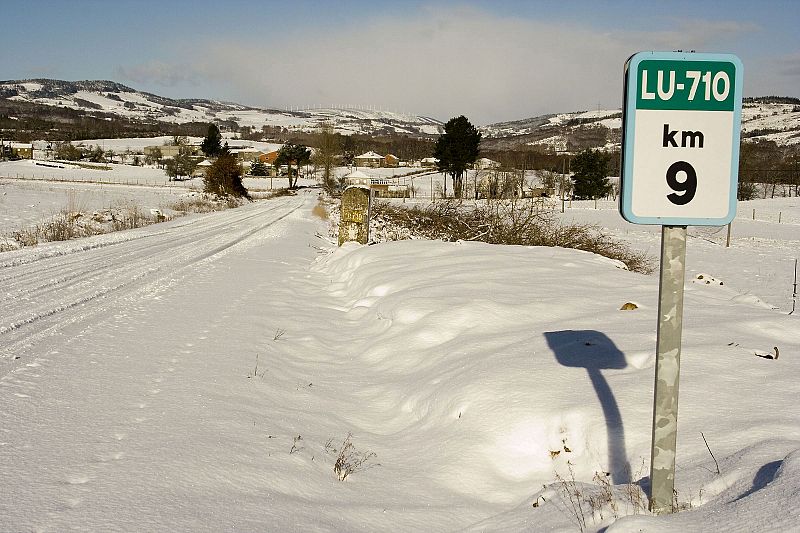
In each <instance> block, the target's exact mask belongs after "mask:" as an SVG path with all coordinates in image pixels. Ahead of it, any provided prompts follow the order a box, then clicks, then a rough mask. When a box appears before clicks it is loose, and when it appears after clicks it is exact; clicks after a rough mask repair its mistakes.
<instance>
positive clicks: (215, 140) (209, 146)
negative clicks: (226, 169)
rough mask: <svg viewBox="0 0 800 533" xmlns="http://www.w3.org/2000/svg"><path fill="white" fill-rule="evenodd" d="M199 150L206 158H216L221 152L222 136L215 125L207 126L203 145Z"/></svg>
mask: <svg viewBox="0 0 800 533" xmlns="http://www.w3.org/2000/svg"><path fill="white" fill-rule="evenodd" d="M200 149H201V150H202V151H203V153H204V154H206V156H208V157H216V156H218V155H219V154H220V152H221V151H222V134H221V133H220V132H219V128H218V127H217V126H216V124H209V125H208V133H207V134H206V136H205V138H203V144H201V145H200Z"/></svg>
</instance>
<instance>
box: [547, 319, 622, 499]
mask: <svg viewBox="0 0 800 533" xmlns="http://www.w3.org/2000/svg"><path fill="white" fill-rule="evenodd" d="M544 336H545V339H546V340H547V345H548V346H549V347H550V349H551V350H553V353H554V354H555V356H556V360H557V361H558V362H559V363H561V364H562V365H564V366H568V367H580V368H585V369H586V371H587V372H588V373H589V379H590V380H591V381H592V385H593V386H594V390H595V392H596V393H597V398H598V399H599V400H600V405H601V406H602V408H603V415H604V416H605V419H606V428H607V434H608V463H609V465H608V468H609V471H610V472H611V479H612V481H613V482H614V484H620V483H628V482H629V481H630V465H629V464H628V457H627V452H626V450H625V431H624V427H623V425H622V414H621V413H620V411H619V406H618V405H617V400H616V399H615V398H614V393H612V392H611V387H609V386H608V382H607V381H606V379H605V378H604V377H603V374H602V373H601V372H600V371H601V370H603V369H622V368H625V367H626V366H627V362H626V361H625V356H624V354H623V353H622V352H621V351H620V350H619V348H617V346H616V345H615V344H614V342H613V341H612V340H611V339H609V338H608V337H607V336H606V335H605V334H604V333H601V332H599V331H594V330H565V331H548V332H545V334H544Z"/></svg>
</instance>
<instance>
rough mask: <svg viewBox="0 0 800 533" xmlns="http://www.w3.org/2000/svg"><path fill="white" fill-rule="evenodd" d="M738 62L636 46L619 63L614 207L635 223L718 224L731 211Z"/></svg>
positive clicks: (731, 57) (733, 206)
mask: <svg viewBox="0 0 800 533" xmlns="http://www.w3.org/2000/svg"><path fill="white" fill-rule="evenodd" d="M742 71H743V69H742V63H741V61H740V60H739V58H737V57H736V56H734V55H730V54H696V53H684V52H639V53H637V54H634V55H633V56H631V57H630V59H628V61H627V63H626V64H625V89H624V93H625V104H624V109H623V132H622V145H623V146H622V166H621V168H622V176H621V177H622V179H621V191H620V198H621V200H620V213H621V214H622V216H623V217H624V218H625V220H627V221H629V222H632V223H634V224H659V225H667V226H689V225H701V226H722V225H725V224H728V223H729V222H730V221H731V220H733V218H734V216H735V215H736V188H737V182H738V174H739V168H738V167H739V131H740V124H741V115H742Z"/></svg>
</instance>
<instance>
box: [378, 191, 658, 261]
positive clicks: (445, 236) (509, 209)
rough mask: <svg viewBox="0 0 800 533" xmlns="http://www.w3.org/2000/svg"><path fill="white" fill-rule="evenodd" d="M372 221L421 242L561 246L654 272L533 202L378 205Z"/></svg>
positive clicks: (596, 230)
mask: <svg viewBox="0 0 800 533" xmlns="http://www.w3.org/2000/svg"><path fill="white" fill-rule="evenodd" d="M373 219H382V220H383V221H384V222H391V223H393V224H397V225H399V226H401V227H404V228H407V229H408V230H409V232H410V233H411V234H412V235H414V236H416V237H421V238H427V239H442V240H446V241H457V240H461V241H480V242H486V243H489V244H511V245H515V244H516V245H522V246H560V247H562V248H574V249H577V250H584V251H587V252H593V253H596V254H599V255H602V256H605V257H608V258H611V259H615V260H617V261H621V262H622V263H623V264H625V266H626V267H627V268H628V269H629V270H631V271H634V272H640V273H643V274H649V273H651V272H652V271H653V268H654V267H653V259H652V258H651V257H649V256H648V255H647V254H645V253H643V252H637V251H635V250H632V249H630V247H628V246H627V245H626V244H624V243H622V242H620V241H619V240H617V239H615V238H613V237H611V236H610V235H608V234H607V233H606V232H604V231H603V229H602V228H600V227H599V226H595V225H591V224H564V223H562V222H560V221H558V220H557V219H556V216H555V215H554V214H553V212H552V211H551V210H548V209H543V208H542V207H541V206H540V205H538V204H537V203H536V202H534V201H528V200H510V201H498V202H488V203H485V204H484V203H479V204H476V205H474V206H473V205H472V204H462V203H459V202H454V201H449V202H439V203H436V204H433V205H431V206H429V207H426V208H420V207H412V208H410V209H406V208H404V207H401V206H397V205H392V204H389V203H382V202H376V203H375V204H374V205H373Z"/></svg>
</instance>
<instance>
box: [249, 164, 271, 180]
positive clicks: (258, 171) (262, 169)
mask: <svg viewBox="0 0 800 533" xmlns="http://www.w3.org/2000/svg"><path fill="white" fill-rule="evenodd" d="M250 175H252V176H266V175H267V165H265V164H264V163H262V162H261V161H254V162H253V164H252V165H250Z"/></svg>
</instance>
